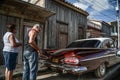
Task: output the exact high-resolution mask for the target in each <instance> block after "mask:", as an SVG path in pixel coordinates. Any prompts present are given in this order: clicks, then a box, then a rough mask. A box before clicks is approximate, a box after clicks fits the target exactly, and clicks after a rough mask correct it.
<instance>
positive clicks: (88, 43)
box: [66, 40, 100, 48]
mask: <svg viewBox="0 0 120 80" xmlns="http://www.w3.org/2000/svg"><path fill="white" fill-rule="evenodd" d="M99 43H100V41H99V40H84V41H77V42H72V43H71V44H69V45H68V46H67V47H66V48H97V47H98V45H99Z"/></svg>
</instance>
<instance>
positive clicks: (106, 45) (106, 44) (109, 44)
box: [101, 40, 114, 48]
mask: <svg viewBox="0 0 120 80" xmlns="http://www.w3.org/2000/svg"><path fill="white" fill-rule="evenodd" d="M113 47H114V43H113V41H112V40H107V41H104V42H103V43H102V46H101V48H113Z"/></svg>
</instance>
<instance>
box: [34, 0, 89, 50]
mask: <svg viewBox="0 0 120 80" xmlns="http://www.w3.org/2000/svg"><path fill="white" fill-rule="evenodd" d="M34 3H35V2H34ZM36 5H39V6H42V7H44V8H47V9H48V10H51V11H54V12H55V13H56V14H55V15H54V16H52V17H50V18H49V21H48V28H47V30H48V31H47V37H46V40H47V44H46V47H47V48H64V47H65V46H66V45H67V44H69V43H70V42H72V41H74V40H76V39H82V38H86V27H87V16H88V13H87V12H86V11H84V10H82V9H80V8H77V7H75V6H73V5H72V4H70V3H68V2H66V1H65V0H40V1H39V2H38V3H36Z"/></svg>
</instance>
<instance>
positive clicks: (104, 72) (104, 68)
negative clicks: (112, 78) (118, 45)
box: [95, 63, 106, 78]
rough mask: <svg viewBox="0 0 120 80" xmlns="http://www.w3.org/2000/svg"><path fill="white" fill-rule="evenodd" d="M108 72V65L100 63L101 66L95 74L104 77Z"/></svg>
mask: <svg viewBox="0 0 120 80" xmlns="http://www.w3.org/2000/svg"><path fill="white" fill-rule="evenodd" d="M105 74H106V66H105V64H104V63H102V64H100V66H99V67H98V68H97V69H96V70H95V76H96V77H98V78H101V77H103V76H104V75H105Z"/></svg>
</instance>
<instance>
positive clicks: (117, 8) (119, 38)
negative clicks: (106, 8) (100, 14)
mask: <svg viewBox="0 0 120 80" xmlns="http://www.w3.org/2000/svg"><path fill="white" fill-rule="evenodd" d="M116 17H117V29H118V33H117V34H118V48H119V47H120V34H119V31H120V30H119V29H120V28H119V27H120V26H119V0H117V6H116Z"/></svg>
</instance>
